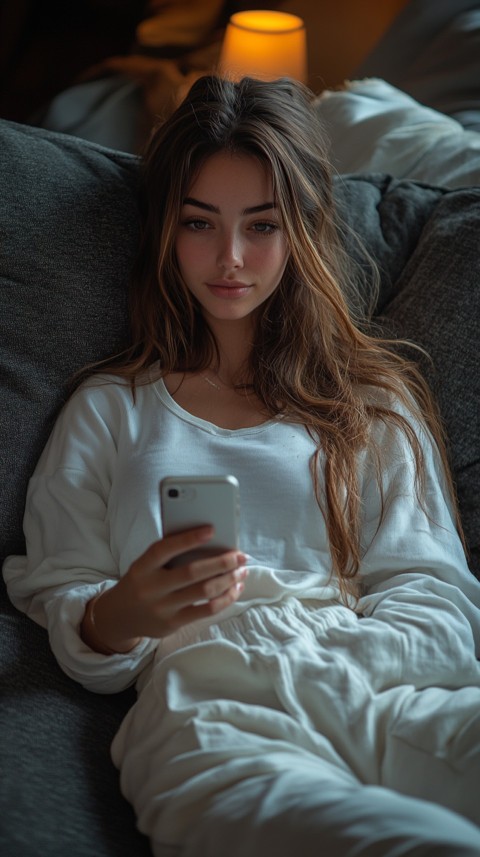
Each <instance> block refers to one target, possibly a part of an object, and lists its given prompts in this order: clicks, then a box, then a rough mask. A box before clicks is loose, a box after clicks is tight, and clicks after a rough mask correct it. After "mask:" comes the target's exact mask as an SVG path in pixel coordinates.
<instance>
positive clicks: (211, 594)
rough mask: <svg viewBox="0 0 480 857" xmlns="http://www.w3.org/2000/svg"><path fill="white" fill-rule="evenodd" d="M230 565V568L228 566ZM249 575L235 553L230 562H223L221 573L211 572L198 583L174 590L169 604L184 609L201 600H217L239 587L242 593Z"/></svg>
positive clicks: (176, 608)
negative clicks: (214, 573) (213, 573)
mask: <svg viewBox="0 0 480 857" xmlns="http://www.w3.org/2000/svg"><path fill="white" fill-rule="evenodd" d="M232 563H234V567H233V568H231V566H232ZM229 566H230V568H228V567H229ZM192 568H193V564H192ZM247 575H248V569H246V568H245V567H244V566H243V565H240V566H239V565H238V561H237V559H236V557H235V555H233V557H229V560H228V562H227V561H225V562H224V563H222V571H221V572H220V573H219V574H216V575H214V576H212V574H211V573H210V574H209V575H208V576H207V577H204V578H203V579H202V580H200V581H199V582H198V583H192V584H191V585H186V586H183V587H182V588H181V589H176V590H174V591H172V592H171V594H170V596H169V598H168V604H169V606H171V607H173V608H174V609H175V610H182V609H183V608H185V607H188V606H189V605H197V604H198V603H199V602H205V601H215V600H217V599H219V598H222V597H223V596H225V595H228V594H229V593H230V590H234V589H235V588H238V593H239V594H240V592H241V591H242V590H243V584H244V581H245V578H246V577H247ZM232 594H233V593H232Z"/></svg>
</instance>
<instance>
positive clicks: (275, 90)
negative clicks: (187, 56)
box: [101, 76, 461, 592]
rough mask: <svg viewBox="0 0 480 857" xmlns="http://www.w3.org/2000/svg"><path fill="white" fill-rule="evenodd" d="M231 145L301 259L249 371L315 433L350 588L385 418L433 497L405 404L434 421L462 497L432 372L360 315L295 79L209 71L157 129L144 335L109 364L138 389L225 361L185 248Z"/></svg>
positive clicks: (137, 329) (138, 322) (327, 180)
mask: <svg viewBox="0 0 480 857" xmlns="http://www.w3.org/2000/svg"><path fill="white" fill-rule="evenodd" d="M219 151H227V152H230V153H237V154H247V155H250V156H253V157H255V158H257V159H259V161H260V162H261V163H262V164H264V165H265V166H266V167H267V169H268V170H269V173H270V175H271V177H272V182H273V189H274V195H275V202H276V205H277V207H278V210H279V213H280V218H281V223H282V228H283V230H284V233H285V236H286V240H287V243H288V246H289V250H290V256H289V261H288V263H287V267H286V270H285V273H284V275H283V278H282V280H281V283H280V284H279V286H278V288H277V289H276V291H275V292H274V293H273V294H272V295H271V296H270V298H269V299H268V300H267V301H266V302H265V303H264V304H263V305H262V307H261V308H260V311H259V313H258V316H257V318H256V331H255V333H256V335H255V340H254V345H253V348H252V351H251V355H250V365H249V367H248V372H247V375H248V378H249V379H251V387H252V388H253V390H254V392H255V394H256V396H257V397H258V398H259V400H260V401H261V402H262V403H263V405H264V408H265V411H266V413H267V414H269V415H272V416H273V415H276V414H278V413H279V411H281V412H282V413H283V414H284V415H285V418H287V419H288V420H290V421H292V422H295V423H300V424H302V425H304V426H305V427H306V428H307V430H308V432H309V433H310V435H311V436H312V438H314V440H315V441H316V444H317V452H316V453H315V455H314V456H313V459H312V462H311V468H312V477H313V480H314V486H315V491H316V496H317V500H318V503H319V505H320V508H321V509H322V511H323V514H324V517H325V520H326V525H327V530H328V536H329V542H330V550H331V556H332V569H333V571H334V572H335V573H336V574H337V576H338V578H339V581H340V585H341V587H342V589H343V591H344V592H346V591H347V590H348V589H349V588H350V589H351V590H353V588H354V587H353V586H352V585H351V580H352V579H353V578H354V577H355V575H356V574H357V571H358V568H359V565H360V558H361V548H360V524H361V501H360V490H359V476H358V453H359V452H360V451H361V450H362V449H364V448H365V447H366V446H367V445H368V444H370V445H373V449H372V452H373V455H374V460H375V461H376V464H377V476H378V481H379V485H380V486H381V470H382V450H381V449H380V448H376V447H375V445H374V442H373V440H372V432H371V428H372V424H373V422H374V421H376V420H381V421H383V422H384V423H387V424H390V425H392V427H393V428H397V429H400V430H401V431H402V432H404V434H405V436H406V439H407V441H408V443H409V444H410V447H411V450H412V452H413V455H414V459H415V462H416V472H417V484H418V492H419V500H421V489H422V479H423V469H424V468H423V457H422V449H421V444H420V443H419V440H418V438H417V436H416V433H415V431H414V430H413V429H412V427H411V423H410V421H409V420H408V419H407V418H406V417H405V416H403V415H402V414H401V413H400V412H399V409H398V407H397V406H396V403H397V402H400V403H401V405H403V407H404V408H405V409H406V410H407V412H409V413H412V414H413V416H414V417H415V418H416V419H419V420H421V422H423V423H424V424H425V425H426V426H427V428H428V429H429V430H430V432H431V434H432V435H433V437H434V438H435V440H436V443H437V446H438V449H439V452H440V457H441V459H442V461H443V464H444V467H445V472H446V479H447V485H448V486H449V488H450V492H451V496H452V499H454V490H453V484H452V480H451V477H450V475H449V468H448V464H447V455H446V450H445V443H444V435H443V431H442V426H441V421H440V419H439V417H438V413H437V409H436V406H435V403H434V401H433V399H432V396H431V394H430V392H429V390H428V388H427V386H426V384H425V382H424V380H423V379H422V377H421V375H420V373H419V371H418V370H417V368H416V366H415V365H414V363H413V362H412V361H411V360H407V359H406V358H405V357H404V356H401V355H400V353H399V352H398V349H396V348H395V347H394V343H393V342H391V341H390V340H387V339H381V338H380V337H378V336H376V335H371V332H370V333H369V332H368V329H367V327H366V326H364V325H363V323H362V322H361V321H360V320H359V319H356V316H355V309H354V298H353V295H354V294H355V289H356V290H357V292H358V271H355V270H354V269H353V268H352V265H351V262H350V260H349V259H348V258H347V256H346V253H345V249H344V243H343V241H342V240H341V239H340V237H339V231H338V215H337V213H336V211H335V206H334V200H333V193H332V177H331V170H330V166H329V162H328V158H327V156H326V147H325V144H324V141H323V132H322V128H321V127H320V126H319V123H318V121H317V118H316V114H315V111H314V108H313V106H312V94H311V93H310V92H309V91H308V90H307V89H306V88H305V87H303V86H301V85H300V84H296V83H294V82H293V81H290V80H287V79H282V80H277V81H274V82H271V83H266V82H261V81H258V80H254V79H251V78H244V79H243V80H241V81H240V82H239V83H233V82H231V81H228V80H223V79H220V78H218V77H215V76H207V77H204V78H201V79H200V80H199V81H197V83H195V84H194V86H193V87H192V89H191V90H190V92H189V94H188V95H187V97H186V98H185V100H184V101H183V102H182V104H181V105H180V106H179V107H178V109H177V110H176V111H175V113H173V114H172V115H171V116H170V117H169V118H168V120H167V121H166V122H164V123H163V124H160V125H159V126H158V127H157V128H156V129H154V131H153V133H152V136H151V139H150V142H149V145H148V147H147V150H146V153H145V155H144V158H143V165H142V179H141V213H142V223H143V226H142V236H141V243H140V249H139V253H138V258H137V262H136V265H135V269H134V272H133V278H132V288H131V296H130V312H131V331H132V340H131V341H132V344H131V347H130V348H129V349H128V350H127V351H126V352H124V353H123V354H122V355H121V356H120V357H118V358H116V359H113V360H112V361H110V362H109V363H108V364H107V366H106V364H105V363H104V364H102V366H101V369H102V370H105V368H108V369H109V370H111V371H112V372H114V373H115V374H117V375H119V376H121V377H123V378H125V379H128V380H129V381H130V383H131V384H132V387H133V389H134V388H135V384H136V383H139V379H140V378H141V375H142V373H143V372H144V370H145V369H146V368H147V367H150V366H152V364H154V363H155V362H156V361H158V365H159V369H158V374H159V376H164V375H166V374H168V373H170V372H172V371H177V372H178V371H198V370H201V369H205V368H206V367H208V366H209V365H211V362H212V360H213V359H215V356H216V346H215V341H214V338H213V335H212V333H211V331H210V330H209V328H208V326H207V324H206V323H205V321H204V319H203V317H202V314H201V311H200V306H199V304H198V303H197V301H196V299H195V298H194V297H193V296H192V295H191V293H190V292H189V290H188V288H187V287H186V285H185V284H184V283H183V281H182V277H181V275H180V271H179V267H178V264H177V260H176V257H175V246H174V244H175V236H176V230H177V226H178V223H179V220H180V211H181V207H182V204H183V200H184V198H185V197H186V196H187V195H188V190H189V187H190V186H191V184H192V182H193V180H194V178H195V176H196V175H197V174H198V171H199V170H200V169H201V166H202V164H203V163H204V162H205V160H206V159H207V158H208V157H209V156H211V155H212V154H214V153H216V152H219ZM396 345H397V346H398V343H397V344H396ZM320 462H321V466H320ZM320 469H323V473H324V479H320V478H319V473H320ZM457 519H458V515H457ZM457 522H458V527H459V531H461V530H460V523H459V520H458V521H457Z"/></svg>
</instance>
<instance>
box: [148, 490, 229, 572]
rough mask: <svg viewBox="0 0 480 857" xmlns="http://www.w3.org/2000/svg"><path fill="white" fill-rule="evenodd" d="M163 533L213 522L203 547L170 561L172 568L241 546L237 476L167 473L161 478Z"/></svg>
mask: <svg viewBox="0 0 480 857" xmlns="http://www.w3.org/2000/svg"><path fill="white" fill-rule="evenodd" d="M160 504H161V515H162V529H163V535H164V536H168V535H171V534H173V533H180V532H182V531H183V530H190V529H192V528H193V527H200V526H202V525H204V524H211V525H212V526H213V528H214V534H213V536H212V538H211V539H210V541H208V542H205V544H203V545H202V546H201V547H199V548H195V549H194V550H192V551H187V552H185V553H183V554H179V556H177V557H175V558H174V559H173V560H171V561H170V562H169V563H168V566H169V567H170V568H175V566H178V565H184V564H185V563H188V562H192V561H193V560H195V559H202V558H205V557H208V556H216V555H218V554H220V553H225V551H229V550H235V549H237V548H238V528H239V518H240V487H239V484H238V480H237V479H236V478H235V476H166V477H165V478H164V479H162V481H161V482H160Z"/></svg>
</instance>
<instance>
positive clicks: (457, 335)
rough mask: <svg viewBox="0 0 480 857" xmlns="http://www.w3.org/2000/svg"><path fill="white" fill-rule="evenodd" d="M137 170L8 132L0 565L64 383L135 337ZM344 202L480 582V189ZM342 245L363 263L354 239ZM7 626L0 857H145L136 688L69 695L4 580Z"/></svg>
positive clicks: (16, 541) (386, 187)
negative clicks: (423, 406)
mask: <svg viewBox="0 0 480 857" xmlns="http://www.w3.org/2000/svg"><path fill="white" fill-rule="evenodd" d="M137 170H138V164H137V161H136V159H135V158H134V157H133V156H129V155H126V154H122V153H119V152H113V151H111V150H108V149H104V148H102V147H100V146H97V145H95V144H92V143H88V142H86V141H83V140H79V139H77V138H75V137H71V136H63V135H60V134H55V133H53V132H49V131H44V130H41V129H37V128H31V127H27V126H19V125H15V124H13V123H8V122H0V185H1V195H0V200H1V202H0V281H1V289H2V313H1V317H0V366H1V375H0V383H1V408H0V450H1V454H0V466H1V484H2V491H1V493H0V532H1V551H2V558H3V556H4V555H6V554H7V553H12V552H22V551H23V537H22V529H21V520H22V514H23V506H24V499H25V490H26V485H27V481H28V478H29V475H30V473H31V471H32V469H33V467H34V464H35V461H36V459H37V457H38V455H39V453H40V451H41V449H42V447H43V444H44V442H45V440H46V437H47V434H48V432H49V430H50V427H51V425H52V422H53V420H54V419H55V416H56V414H57V413H58V409H59V408H60V407H61V404H62V401H63V400H64V398H65V396H66V392H67V385H66V381H67V379H69V378H70V377H71V375H72V373H74V372H75V371H76V370H77V369H79V368H80V367H82V366H83V365H85V364H86V363H88V362H89V361H92V360H95V359H98V358H101V357H102V356H104V355H106V354H108V353H110V352H112V350H114V349H117V348H120V347H121V346H122V344H124V343H125V342H126V339H127V324H126V283H127V280H128V274H129V270H130V267H131V263H132V259H133V254H134V251H135V246H136V242H137V238H138V216H137V207H136V184H137ZM336 193H337V198H338V201H339V204H340V209H341V212H342V214H343V216H344V218H345V220H346V221H347V222H348V224H349V225H350V226H351V227H353V228H354V229H355V230H357V231H358V232H359V234H360V236H361V237H362V239H363V240H364V241H365V243H366V245H367V247H368V249H369V250H370V252H371V253H372V255H373V256H374V257H375V258H376V259H377V261H378V263H379V265H380V269H381V273H382V286H381V294H380V298H379V302H378V311H379V312H381V314H382V317H383V320H384V323H385V325H386V327H387V329H388V330H390V331H392V332H393V333H394V334H395V335H397V336H402V337H403V336H407V337H411V338H413V339H415V340H416V341H417V342H418V343H419V344H422V345H424V346H425V347H426V348H427V350H429V351H430V353H431V354H432V356H433V358H434V361H435V364H436V370H435V371H434V372H432V370H431V369H430V368H428V371H429V372H430V375H431V377H432V380H433V382H434V384H435V387H436V389H437V392H438V395H439V398H440V402H441V405H442V410H443V414H444V418H445V421H446V424H447V428H448V431H449V433H450V437H451V441H452V458H453V463H454V467H455V476H456V479H457V483H458V490H459V497H460V502H461V510H462V514H463V518H464V522H465V526H466V530H467V536H468V538H469V542H470V545H471V547H472V554H473V557H474V562H473V563H472V568H473V569H476V571H477V573H478V570H479V562H478V556H479V548H478V534H479V532H480V508H479V505H480V470H479V460H480V427H479V401H480V397H479V380H478V372H477V368H476V367H477V363H478V354H479V352H480V343H479V333H478V322H477V319H478V298H479V288H480V286H479V283H480V259H479V254H478V246H479V237H480V234H479V233H480V188H472V189H465V190H458V191H446V190H444V189H441V188H432V187H426V186H422V185H419V184H416V183H414V182H405V181H397V180H393V179H390V178H389V177H388V176H383V175H382V176H349V177H343V178H342V177H339V178H338V179H337V182H336ZM345 240H346V241H347V242H348V243H349V246H350V247H351V250H352V252H353V253H355V252H357V250H356V245H355V241H354V240H353V239H352V237H351V236H348V235H347V236H346V239H345ZM367 274H368V272H367ZM366 289H367V291H368V276H367V283H366ZM0 626H1V627H0V640H1V644H0V670H1V676H2V678H1V693H2V705H1V707H0V735H1V740H0V769H1V770H2V778H1V780H0V801H1V806H0V851H1V853H2V854H3V853H4V854H12V855H13V854H14V855H15V857H34V855H35V857H37V855H39V854H42V855H43V854H45V855H47V857H57V855H60V854H61V855H64V854H65V853H68V854H69V857H91V855H92V854H94V855H95V857H123V855H125V857H126V855H136V857H142V855H143V854H145V855H146V854H148V853H149V848H148V844H147V843H146V840H145V839H144V838H143V837H141V836H140V835H139V834H138V833H137V832H136V830H135V826H134V821H133V815H132V813H131V811H130V808H129V807H128V806H127V805H126V803H125V801H124V800H123V799H122V798H121V796H120V793H119V791H118V786H117V775H116V772H115V770H114V769H113V766H112V764H111V761H110V758H109V753H108V746H109V743H110V740H111V737H112V736H113V734H114V732H115V729H116V728H117V726H118V724H119V722H120V720H121V718H122V717H123V715H124V713H125V711H126V709H127V707H128V706H129V705H130V704H131V703H132V701H133V692H128V693H125V694H120V695H118V696H115V697H111V698H104V697H97V696H94V695H93V694H89V693H87V692H86V691H84V690H83V689H82V688H80V687H77V686H76V685H74V683H73V682H71V681H70V680H69V679H68V678H67V677H66V676H65V675H63V673H62V672H61V671H60V669H59V668H58V666H57V665H56V663H55V662H54V660H53V657H52V655H51V654H50V651H49V648H48V641H47V637H46V634H45V632H44V631H43V630H42V629H40V628H38V627H36V626H35V625H33V623H31V622H30V621H29V620H27V619H25V617H23V616H20V615H19V614H18V613H17V612H16V611H15V610H14V609H13V607H12V606H11V605H10V604H9V602H8V600H7V597H6V593H5V589H4V587H3V584H2V585H1V589H0Z"/></svg>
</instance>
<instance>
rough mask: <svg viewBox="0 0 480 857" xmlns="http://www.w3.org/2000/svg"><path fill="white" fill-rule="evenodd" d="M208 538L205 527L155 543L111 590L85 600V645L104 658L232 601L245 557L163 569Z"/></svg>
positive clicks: (232, 554) (228, 555)
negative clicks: (86, 602)
mask: <svg viewBox="0 0 480 857" xmlns="http://www.w3.org/2000/svg"><path fill="white" fill-rule="evenodd" d="M211 536H212V528H211V527H208V526H207V527H200V528H197V529H194V530H187V531H185V532H183V533H176V534H175V535H173V536H166V537H165V538H164V539H161V540H160V541H157V542H154V543H153V544H152V545H151V546H150V547H149V548H148V549H147V550H146V551H145V553H143V554H142V555H141V556H140V557H139V558H138V559H137V560H135V562H133V563H132V565H131V566H130V568H129V570H128V571H127V572H126V574H125V575H123V577H121V578H120V580H119V581H118V583H117V584H116V585H115V586H113V587H112V588H111V589H107V590H106V591H105V592H103V593H102V594H101V595H100V596H97V598H95V599H92V601H91V602H89V604H88V605H87V608H86V611H85V615H84V619H83V621H82V626H81V635H82V639H83V640H84V642H85V643H86V644H87V645H88V646H90V648H92V649H94V650H96V651H99V652H102V653H104V654H111V653H113V652H128V651H130V649H132V648H133V647H134V646H135V645H136V644H137V643H138V642H139V640H140V639H141V638H142V637H154V638H161V637H166V636H168V635H169V634H172V633H173V632H174V631H176V630H178V629H179V628H181V627H182V626H184V625H189V624H190V623H191V622H195V621H196V620H198V619H203V618H206V617H208V616H213V615H215V614H216V613H219V612H220V611H221V610H224V609H225V608H226V607H228V606H229V605H230V604H232V603H233V602H234V601H236V600H237V598H238V597H239V595H240V594H241V592H242V589H243V585H244V584H243V581H244V580H245V577H246V576H247V569H246V568H245V567H244V564H245V562H246V559H247V558H246V556H245V555H244V554H242V553H241V552H239V551H228V552H226V553H223V554H220V555H219V556H215V557H208V558H207V559H199V560H195V561H194V562H189V563H187V564H185V565H182V564H180V565H179V566H177V567H176V568H166V565H167V564H168V563H169V562H170V561H171V560H172V559H174V557H177V556H179V555H180V554H182V553H186V552H187V551H190V550H192V549H194V548H198V547H201V546H202V545H203V544H205V542H207V541H208V540H209V539H210V538H211ZM93 601H94V602H95V604H94V605H93ZM93 607H94V618H93V615H92V614H93Z"/></svg>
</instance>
